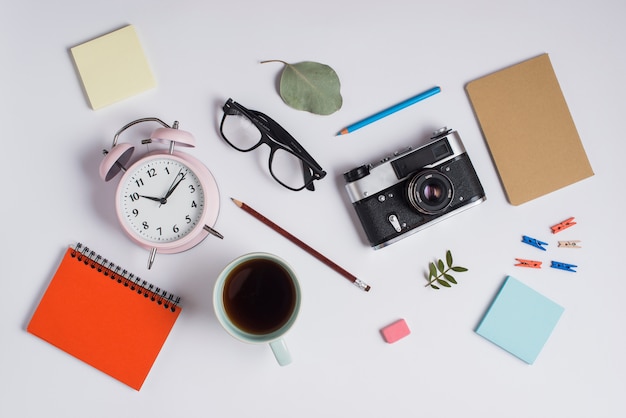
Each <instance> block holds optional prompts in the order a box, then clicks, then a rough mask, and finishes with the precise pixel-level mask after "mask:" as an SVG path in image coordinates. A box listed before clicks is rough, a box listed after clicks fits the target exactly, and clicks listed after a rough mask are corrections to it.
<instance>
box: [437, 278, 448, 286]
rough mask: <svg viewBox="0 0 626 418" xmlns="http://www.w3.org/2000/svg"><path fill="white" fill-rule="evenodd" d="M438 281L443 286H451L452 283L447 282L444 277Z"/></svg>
mask: <svg viewBox="0 0 626 418" xmlns="http://www.w3.org/2000/svg"><path fill="white" fill-rule="evenodd" d="M437 283H439V284H440V285H442V286H443V287H451V286H450V283H448V282H446V281H445V280H443V279H437Z"/></svg>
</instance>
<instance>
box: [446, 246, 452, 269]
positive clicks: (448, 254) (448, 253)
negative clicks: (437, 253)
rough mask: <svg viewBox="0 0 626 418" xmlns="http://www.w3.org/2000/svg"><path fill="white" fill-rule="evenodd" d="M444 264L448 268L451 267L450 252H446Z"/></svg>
mask: <svg viewBox="0 0 626 418" xmlns="http://www.w3.org/2000/svg"><path fill="white" fill-rule="evenodd" d="M446 262H447V263H448V267H452V252H450V250H448V251H446Z"/></svg>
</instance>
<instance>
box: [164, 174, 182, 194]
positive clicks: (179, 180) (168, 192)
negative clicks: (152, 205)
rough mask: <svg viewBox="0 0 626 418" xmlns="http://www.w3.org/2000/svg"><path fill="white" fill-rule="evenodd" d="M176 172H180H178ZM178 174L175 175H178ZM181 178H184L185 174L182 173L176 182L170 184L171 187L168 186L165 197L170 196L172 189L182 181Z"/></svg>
mask: <svg viewBox="0 0 626 418" xmlns="http://www.w3.org/2000/svg"><path fill="white" fill-rule="evenodd" d="M178 174H180V172H179V173H178ZM178 174H177V175H176V176H178ZM183 180H185V174H184V173H183V174H182V175H181V176H180V179H178V181H177V182H176V183H174V184H173V185H172V187H170V189H169V190H168V191H167V193H166V194H165V199H167V198H168V197H170V195H171V194H172V193H173V192H174V190H176V188H177V187H178V185H179V184H180V182H181V181H183Z"/></svg>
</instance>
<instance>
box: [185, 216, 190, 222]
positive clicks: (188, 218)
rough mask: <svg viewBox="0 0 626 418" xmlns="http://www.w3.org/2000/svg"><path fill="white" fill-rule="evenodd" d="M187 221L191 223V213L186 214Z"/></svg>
mask: <svg viewBox="0 0 626 418" xmlns="http://www.w3.org/2000/svg"><path fill="white" fill-rule="evenodd" d="M185 221H187V223H188V224H189V223H191V217H190V216H189V215H187V216H185Z"/></svg>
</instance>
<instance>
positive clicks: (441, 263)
mask: <svg viewBox="0 0 626 418" xmlns="http://www.w3.org/2000/svg"><path fill="white" fill-rule="evenodd" d="M437 268H438V269H439V271H440V272H442V273H443V272H444V271H445V270H446V266H444V265H443V260H439V261H438V262H437Z"/></svg>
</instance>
